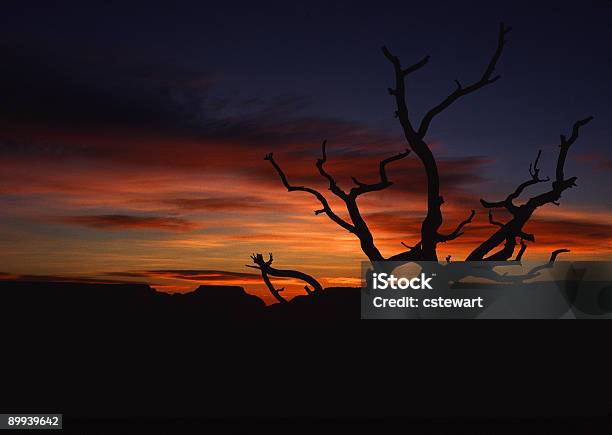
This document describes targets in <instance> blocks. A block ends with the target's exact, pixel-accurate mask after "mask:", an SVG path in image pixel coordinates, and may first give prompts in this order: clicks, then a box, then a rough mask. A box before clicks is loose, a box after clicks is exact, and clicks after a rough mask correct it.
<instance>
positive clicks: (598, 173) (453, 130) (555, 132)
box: [0, 0, 612, 298]
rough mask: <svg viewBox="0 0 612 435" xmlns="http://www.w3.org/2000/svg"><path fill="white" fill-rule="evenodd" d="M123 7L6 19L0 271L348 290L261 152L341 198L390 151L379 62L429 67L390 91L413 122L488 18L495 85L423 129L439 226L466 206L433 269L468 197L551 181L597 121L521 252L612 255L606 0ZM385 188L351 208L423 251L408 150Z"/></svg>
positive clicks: (330, 247) (379, 236) (340, 233)
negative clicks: (293, 282)
mask: <svg viewBox="0 0 612 435" xmlns="http://www.w3.org/2000/svg"><path fill="white" fill-rule="evenodd" d="M26 3H28V4H29V6H25V4H26ZM37 3H38V6H35V5H36V4H37ZM125 3H127V2H118V1H117V2H113V1H106V2H74V3H72V2H67V1H66V2H49V1H47V2H17V1H7V2H4V3H3V6H2V14H0V23H1V25H0V33H1V37H0V50H1V52H2V66H1V68H0V98H1V101H2V104H1V105H0V127H1V128H0V279H1V278H9V279H13V278H18V279H62V280H65V279H70V280H79V279H81V280H84V281H104V282H114V281H119V282H124V281H142V282H149V283H151V284H152V285H153V286H154V287H156V288H158V289H160V290H170V291H174V290H180V291H186V290H191V289H194V288H196V287H197V286H198V285H200V284H238V285H243V286H244V287H245V288H246V289H247V291H250V292H253V293H255V294H258V295H260V296H265V297H266V298H267V296H266V295H265V292H264V291H263V289H262V284H261V278H260V276H259V275H257V274H254V273H253V272H254V271H253V270H252V269H248V268H246V267H245V266H244V265H245V264H248V263H249V261H250V259H249V255H250V254H251V253H253V252H263V253H268V252H273V253H274V255H275V265H276V266H277V267H279V268H295V269H299V270H302V271H304V272H307V273H310V274H312V275H314V276H315V277H317V278H319V279H320V280H321V281H322V282H323V283H324V284H325V285H357V284H358V283H359V281H358V277H359V268H360V261H362V260H364V259H365V257H364V256H363V254H362V253H361V251H360V249H359V244H358V242H357V239H355V238H354V237H353V236H352V235H351V234H349V233H348V232H346V231H344V230H342V229H341V228H339V227H338V226H336V225H335V224H334V223H332V222H331V221H329V219H328V218H327V217H326V216H325V215H319V216H315V214H314V213H313V212H314V210H316V209H318V208H320V207H319V204H318V203H317V202H316V200H315V199H314V198H313V197H311V196H309V195H308V194H305V193H299V192H294V193H289V192H287V191H286V190H285V189H284V188H283V186H282V185H281V183H280V181H279V179H278V176H277V175H276V173H275V172H274V170H273V168H272V167H271V166H270V164H269V163H268V162H266V161H264V160H263V157H264V155H265V154H266V153H268V152H274V156H275V158H276V161H277V162H278V163H279V164H280V165H281V166H282V167H283V169H284V170H285V172H286V174H287V176H288V177H289V180H290V181H291V182H292V183H293V184H298V185H308V186H312V187H315V188H320V189H321V190H322V191H325V192H326V193H328V192H327V191H326V188H325V183H324V180H323V179H321V177H320V176H319V175H318V173H317V170H316V168H315V166H314V163H315V161H316V159H317V158H318V157H319V154H320V143H321V141H322V140H323V139H327V140H328V159H329V161H328V169H329V171H330V172H332V173H333V174H335V175H336V176H337V178H338V181H339V184H340V186H341V187H343V188H345V189H348V188H350V187H351V185H352V182H351V178H350V177H351V176H355V177H357V178H359V179H362V180H364V181H372V182H374V181H375V180H376V177H377V170H378V168H377V167H378V162H379V160H381V159H383V158H385V157H389V156H391V155H393V154H396V153H398V152H400V151H403V150H404V149H406V148H407V144H406V143H405V141H404V140H403V136H402V132H401V128H400V125H399V123H398V121H397V120H396V119H395V118H394V116H393V112H394V109H395V108H394V103H393V99H392V98H390V97H389V95H388V94H387V91H386V89H387V88H388V87H389V86H391V85H392V83H393V70H392V67H391V65H390V64H389V63H388V62H387V61H386V60H385V58H384V57H383V55H382V53H381V51H380V47H381V46H382V45H387V46H388V47H389V48H390V49H391V50H392V51H393V52H394V53H395V54H397V55H398V56H399V57H400V58H401V59H402V60H403V62H404V63H405V64H410V63H413V62H416V61H417V60H419V59H421V58H422V57H423V56H425V55H431V60H430V62H429V64H428V65H427V66H426V67H425V68H423V69H421V70H419V71H418V72H417V73H415V74H414V75H411V76H410V77H409V79H408V81H407V87H408V101H409V104H410V108H411V114H412V116H413V117H414V119H415V120H418V119H420V118H419V116H421V115H422V114H423V112H425V111H426V110H428V109H429V108H431V107H433V106H434V105H436V104H438V102H439V101H441V99H443V98H444V97H445V96H446V95H447V94H448V93H449V92H451V91H452V90H453V87H454V80H455V79H459V80H460V81H462V82H470V81H473V80H476V79H477V78H478V77H479V76H480V74H482V71H483V69H484V67H485V66H486V63H487V62H488V60H489V58H490V56H491V54H492V52H493V50H494V49H495V44H496V37H497V28H498V24H499V22H500V21H502V20H503V21H505V22H506V23H508V24H509V25H511V26H512V27H513V31H512V32H511V33H510V34H509V35H508V40H509V43H508V45H507V47H506V49H505V52H504V54H503V57H502V59H501V60H500V62H499V65H498V69H497V71H498V73H499V74H501V75H502V79H501V80H499V81H498V82H496V83H495V84H494V85H492V86H489V87H486V88H485V89H482V90H481V91H479V92H478V93H476V94H474V95H470V96H468V97H466V98H465V99H463V100H462V101H460V102H458V103H456V104H455V105H454V106H453V107H452V108H451V109H449V110H448V111H446V112H444V114H442V115H441V116H439V117H438V118H437V119H436V120H435V121H434V123H433V124H432V128H431V130H430V132H429V133H428V140H429V142H430V144H431V146H432V149H433V150H434V153H435V155H436V157H437V159H438V164H439V168H440V172H441V178H442V179H441V184H442V193H443V195H444V198H445V205H444V207H443V212H444V217H445V223H444V226H443V229H444V230H446V229H447V228H448V229H449V230H452V229H453V228H454V227H455V226H456V225H457V223H458V222H459V221H460V220H462V219H464V218H465V217H467V216H468V214H469V211H470V210H471V209H475V210H476V211H477V215H476V218H475V221H474V223H473V224H472V225H470V226H468V227H466V233H465V234H464V235H463V236H462V237H460V238H458V239H457V240H455V241H452V242H449V243H447V244H443V245H440V249H439V256H440V257H441V258H443V257H445V256H446V255H448V254H451V255H452V256H453V258H454V259H461V258H462V257H464V256H465V255H466V254H467V253H468V252H469V251H470V248H473V247H474V246H475V245H476V244H477V243H478V242H479V241H482V240H484V238H486V237H487V235H488V234H491V233H492V232H493V231H494V230H495V228H494V227H492V226H491V225H490V224H489V223H488V221H487V213H486V210H485V209H483V208H482V207H481V206H480V204H479V202H478V200H479V199H480V198H486V199H489V200H498V199H503V198H504V197H505V196H506V195H507V194H508V193H510V192H511V191H512V190H514V188H515V187H516V186H517V185H518V184H519V183H520V182H522V181H525V180H527V179H528V178H529V173H528V167H529V163H530V162H531V161H533V159H534V158H535V156H536V154H537V151H538V150H539V149H542V159H541V164H540V166H541V170H542V175H544V176H547V175H549V176H553V175H554V165H555V162H556V158H557V153H558V143H559V135H560V134H568V133H569V132H570V130H571V126H572V124H573V123H574V121H576V120H578V119H582V118H585V117H587V116H589V115H593V116H594V117H595V119H594V121H593V122H592V123H590V124H589V125H588V126H586V127H585V128H584V129H583V131H582V134H581V136H580V138H579V140H578V142H577V143H576V144H575V145H574V146H573V147H572V149H571V150H570V153H569V158H568V162H567V165H566V173H567V174H568V175H570V176H574V175H575V176H577V177H578V182H577V184H578V187H577V188H574V189H571V190H569V191H567V192H565V193H564V195H563V197H562V199H561V206H560V207H555V206H554V205H549V206H546V207H543V208H541V209H539V210H538V211H537V212H536V214H535V215H534V217H533V218H532V220H531V221H530V223H529V224H528V225H527V226H526V228H525V229H526V230H527V231H528V232H531V233H534V234H535V236H536V243H531V244H529V247H528V249H527V252H526V254H525V257H526V258H529V259H544V258H547V257H548V256H549V254H550V251H552V250H553V249H557V248H569V249H571V251H572V252H571V253H569V254H564V255H565V257H564V259H567V260H569V259H572V260H586V259H607V260H612V199H611V198H612V195H611V188H610V185H611V184H612V175H611V169H612V151H611V149H612V147H611V143H610V142H611V139H610V138H612V107H611V105H610V102H611V101H612V86H611V84H610V77H612V49H611V47H610V41H612V27H611V26H610V22H612V21H611V20H612V2H609V1H605V0H601V1H595V0H593V1H586V2H585V1H575V2H567V3H568V5H567V6H559V5H555V4H554V3H552V2H551V3H543V2H542V3H541V4H539V5H535V3H537V2H533V1H530V2H512V6H507V7H502V6H499V5H498V4H497V2H468V1H464V2H452V3H451V2H447V3H445V2H427V3H428V5H427V6H424V5H423V2H418V7H417V2H409V1H403V2H385V1H378V2H364V3H363V4H360V3H359V2H355V1H338V2H333V5H330V4H327V3H329V2H314V1H312V2H307V4H303V5H295V4H293V3H294V2H265V1H264V2H244V3H243V4H241V3H240V2H201V1H200V2H164V3H163V4H157V3H155V2H146V3H145V2H142V3H140V4H138V3H136V2H130V5H129V6H127V5H126V4H125ZM209 3H210V4H209ZM413 3H414V4H413ZM389 178H390V179H391V180H392V181H393V182H394V185H393V186H392V187H391V188H389V189H387V190H385V191H383V192H378V193H371V194H369V195H365V196H363V197H362V198H361V201H360V205H361V208H362V211H363V214H364V215H365V216H366V218H367V220H368V223H369V224H370V226H371V228H372V231H373V233H374V235H375V238H376V241H377V243H378V246H379V248H381V250H382V251H383V253H384V254H385V255H391V254H395V253H398V252H401V250H402V246H401V245H400V242H406V243H407V244H414V243H416V242H418V240H419V228H420V223H421V220H422V218H423V217H424V213H425V202H424V193H425V190H424V188H425V186H424V171H423V169H422V167H421V164H420V162H419V161H418V159H417V158H416V157H415V156H414V154H411V155H410V156H408V157H407V158H406V159H404V160H401V161H399V162H395V163H393V164H392V165H391V166H390V167H389ZM547 186H549V185H548V184H541V185H536V186H534V187H532V188H530V189H529V190H528V191H527V192H526V195H525V197H529V195H530V194H533V193H537V192H542V191H544V189H547ZM330 199H331V197H330ZM334 204H335V205H336V211H337V212H338V213H339V214H342V213H341V212H342V209H341V208H340V204H338V203H337V202H336V201H332V205H334ZM496 218H498V219H499V220H503V219H505V218H506V216H504V215H503V214H502V213H501V212H500V213H498V214H497V215H496ZM289 291H290V292H294V293H295V292H298V291H299V286H290V287H289Z"/></svg>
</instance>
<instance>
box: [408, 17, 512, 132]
mask: <svg viewBox="0 0 612 435" xmlns="http://www.w3.org/2000/svg"><path fill="white" fill-rule="evenodd" d="M510 30H512V29H511V28H510V27H506V26H505V25H504V23H501V24H500V26H499V36H498V39H497V48H496V49H495V52H494V53H493V57H492V58H491V60H490V61H489V63H488V65H487V68H486V69H485V71H484V72H483V74H482V76H481V77H480V79H479V80H478V81H476V82H474V83H471V84H469V85H467V86H463V85H462V84H461V83H460V82H459V81H458V80H455V84H456V85H457V87H456V88H455V90H454V91H453V92H452V93H451V94H450V95H449V96H448V97H446V98H445V99H444V100H443V101H442V102H441V103H440V104H438V105H437V106H435V107H434V108H432V109H431V110H430V111H429V112H427V114H425V116H424V117H423V120H422V121H421V124H420V126H419V130H418V135H419V137H421V138H423V137H425V135H426V134H427V130H428V129H429V126H430V124H431V122H432V121H433V119H434V118H435V117H436V116H437V115H439V114H440V113H442V112H443V111H444V110H446V109H447V108H448V107H449V106H450V105H451V104H453V103H454V102H455V101H457V100H458V99H459V98H461V97H464V96H466V95H469V94H471V93H472V92H475V91H477V90H479V89H481V88H483V87H485V86H487V85H490V84H492V83H495V82H496V81H497V80H499V79H500V78H501V76H499V75H498V76H495V77H492V76H493V72H494V71H495V67H496V66H497V62H498V61H499V58H500V57H501V55H502V52H503V50H504V46H505V45H506V39H505V37H506V35H507V34H508V32H510Z"/></svg>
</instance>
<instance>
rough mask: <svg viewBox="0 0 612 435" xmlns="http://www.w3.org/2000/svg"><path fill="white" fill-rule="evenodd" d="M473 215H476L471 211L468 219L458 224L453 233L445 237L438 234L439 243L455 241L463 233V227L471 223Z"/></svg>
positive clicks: (474, 211)
mask: <svg viewBox="0 0 612 435" xmlns="http://www.w3.org/2000/svg"><path fill="white" fill-rule="evenodd" d="M475 215H476V210H472V213H470V217H468V218H467V219H465V220H464V221H462V222H460V223H459V225H457V228H455V231H453V232H452V233H450V234H446V235H443V234H438V239H439V241H440V242H448V241H450V240H455V239H456V238H457V237H459V236H460V235H462V234H463V232H462V231H461V230H462V229H463V227H464V226H466V225H467V224H469V223H471V222H472V219H473V218H474V216H475Z"/></svg>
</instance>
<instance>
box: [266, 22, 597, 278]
mask: <svg viewBox="0 0 612 435" xmlns="http://www.w3.org/2000/svg"><path fill="white" fill-rule="evenodd" d="M510 30H511V29H510V28H509V27H506V26H505V25H504V24H503V23H502V24H500V27H499V34H498V38H497V47H496V49H495V51H494V53H493V56H492V57H491V59H490V60H489V63H488V64H487V66H486V67H485V70H484V72H483V74H482V75H481V76H480V78H478V79H477V80H476V81H474V82H471V83H469V84H467V85H464V84H462V83H460V82H459V81H458V80H455V89H454V90H453V91H452V92H451V93H450V94H449V95H448V96H447V97H446V98H444V99H443V100H442V101H441V102H440V103H439V104H437V105H436V106H434V107H433V108H431V109H430V110H429V111H428V112H426V114H425V116H423V118H422V119H421V120H420V122H418V123H414V122H413V120H412V119H411V117H410V111H409V107H408V104H407V102H406V78H407V77H408V76H410V75H411V74H412V73H414V72H415V71H417V70H419V69H421V68H423V67H424V66H425V65H426V64H427V62H428V61H429V56H426V57H424V58H423V59H421V60H420V61H418V62H417V63H415V64H413V65H410V66H408V67H403V66H402V63H401V61H400V59H399V58H398V57H397V56H395V55H393V54H392V53H391V52H390V51H389V50H388V49H387V48H386V47H382V52H383V54H384V56H385V57H386V58H387V60H388V61H389V62H390V63H391V65H392V67H393V71H394V86H393V87H392V88H389V89H388V92H389V95H391V96H392V97H393V98H394V100H395V105H396V111H395V116H396V118H397V119H398V120H399V123H400V124H401V127H402V130H403V133H404V137H405V139H406V142H407V144H408V147H409V149H407V150H405V151H403V152H401V153H399V154H397V155H395V156H392V157H389V158H387V159H385V160H382V161H381V162H380V165H379V177H380V179H379V181H378V182H376V183H373V184H367V183H363V182H361V181H359V180H358V179H357V178H355V177H353V178H352V180H353V182H354V184H355V186H354V187H352V188H351V189H350V190H348V191H346V190H343V189H342V188H340V187H339V186H338V183H337V182H336V180H335V178H334V177H333V176H332V175H331V174H330V173H329V172H327V170H326V169H325V163H326V161H327V152H326V142H325V141H324V142H323V145H322V152H321V158H319V159H318V160H317V162H316V167H317V169H318V172H319V174H320V175H321V176H322V177H323V178H325V179H326V180H327V181H328V183H329V190H330V192H331V193H332V194H333V195H335V196H336V197H338V198H340V199H341V200H342V201H343V202H344V205H345V207H346V211H347V213H348V217H349V219H348V220H345V219H343V218H341V217H340V216H339V215H338V214H336V213H335V212H334V211H333V210H332V208H331V206H330V204H329V203H328V201H327V199H326V198H325V196H324V195H323V194H322V193H321V192H319V191H318V190H316V189H313V188H310V187H305V186H298V185H293V184H291V183H290V182H289V181H288V178H287V176H286V174H285V173H284V171H283V170H282V169H281V167H280V166H279V164H278V163H277V162H276V160H275V159H274V158H273V155H272V153H270V154H268V155H266V157H265V160H267V161H269V162H270V163H271V165H272V166H273V167H274V169H275V170H276V172H277V173H278V175H279V177H280V179H281V181H282V183H283V185H284V186H285V187H286V188H287V190H288V191H289V192H294V191H298V192H306V193H309V194H310V195H313V196H314V197H315V198H316V199H317V200H318V201H319V203H320V204H321V208H320V209H317V210H316V211H315V214H316V215H319V214H325V215H327V216H328V217H329V218H330V219H331V220H332V221H333V222H335V223H336V224H338V225H339V226H340V227H342V228H343V229H344V230H346V231H348V232H349V233H351V234H353V235H355V236H356V237H357V239H358V240H359V242H360V246H361V250H362V251H363V253H364V254H365V255H366V257H367V258H368V259H369V260H370V261H371V262H375V261H376V262H380V261H401V262H405V261H437V260H438V256H437V246H438V244H439V243H444V242H448V241H451V240H454V239H456V238H458V237H460V236H461V235H462V234H463V230H464V227H465V226H466V225H468V224H469V223H471V222H472V219H473V218H474V215H475V214H476V212H475V210H471V212H470V214H469V216H468V217H467V218H466V219H465V220H463V221H462V222H460V223H458V225H457V227H456V228H455V230H454V231H452V232H451V233H448V234H443V233H441V232H440V227H441V226H442V223H443V213H442V204H444V198H443V197H442V195H441V193H440V175H439V172H438V165H437V162H436V159H435V157H434V155H433V153H432V151H431V148H430V146H429V144H428V142H427V133H428V131H429V128H430V126H431V123H432V122H433V121H434V120H435V119H436V117H437V116H438V115H439V114H440V113H442V112H443V111H445V110H446V109H448V108H449V107H450V106H452V105H453V104H454V103H455V102H457V101H458V100H460V99H462V98H463V97H466V96H468V95H470V94H472V93H474V92H476V91H478V90H480V89H482V88H484V87H486V86H489V85H491V84H493V83H495V82H496V81H497V80H499V79H500V78H501V77H500V76H499V75H494V73H495V69H496V66H497V62H498V61H499V59H500V57H501V55H502V52H503V50H504V47H505V45H506V35H507V34H508V32H510ZM592 119H593V118H592V117H588V118H586V119H583V120H580V121H577V122H576V123H575V124H574V126H573V128H572V132H571V135H570V137H569V138H567V137H566V136H564V135H561V139H560V144H559V149H560V150H559V156H558V158H557V164H556V173H555V178H554V179H553V180H550V178H541V177H540V168H539V166H538V164H539V160H540V156H541V150H540V151H538V153H537V157H536V159H535V161H534V162H533V163H532V164H530V165H529V174H530V178H529V179H528V180H527V181H525V182H523V183H521V184H520V185H519V186H518V187H517V188H516V189H515V190H514V191H513V192H512V193H510V194H509V195H508V196H507V197H506V198H505V199H503V200H501V201H496V202H489V201H485V200H484V199H482V200H481V201H480V202H481V204H482V206H483V207H485V208H487V209H489V222H490V223H491V224H492V225H494V226H496V227H498V229H497V230H496V231H495V232H494V233H493V234H492V235H491V236H490V237H488V238H487V239H486V240H484V241H483V242H482V243H480V244H479V245H478V246H477V247H476V248H474V249H473V250H472V252H471V253H470V254H469V255H468V256H467V258H466V261H506V260H510V259H511V258H512V257H513V255H514V251H515V250H516V246H517V239H519V240H520V248H519V251H518V253H517V255H516V258H515V260H516V261H521V259H522V256H523V254H524V253H525V250H526V248H527V245H526V243H525V241H530V242H535V236H534V235H533V234H528V233H526V232H525V231H524V230H523V227H524V226H525V224H526V223H527V222H528V220H529V219H530V218H531V216H532V215H533V213H534V212H535V211H536V210H537V209H538V208H539V207H542V206H543V205H546V204H555V205H559V199H560V198H561V195H562V193H563V192H564V191H565V190H567V189H570V188H572V187H574V186H575V185H576V177H569V178H567V177H566V176H565V173H564V168H565V161H566V159H567V154H568V151H569V149H570V147H571V146H572V145H573V144H574V142H576V140H577V139H578V135H579V133H580V129H581V127H583V126H584V125H586V124H587V123H588V122H590V121H591V120H592ZM411 151H412V152H414V154H415V155H416V156H417V158H418V159H419V160H420V161H421V163H422V165H423V168H424V169H425V174H426V179H427V213H426V216H425V219H424V220H423V222H422V223H421V231H420V240H419V241H418V242H417V243H416V244H415V245H414V246H409V245H406V244H404V243H403V242H402V244H403V245H404V246H405V247H406V248H407V249H406V250H404V251H403V252H400V253H398V254H395V255H392V256H389V257H385V256H384V255H383V254H382V253H381V252H380V250H379V249H378V248H377V247H376V245H375V243H374V238H373V236H372V233H371V231H370V229H369V227H368V225H367V223H366V221H365V220H364V218H363V216H362V214H361V211H360V210H359V206H358V203H357V199H358V198H359V197H360V196H361V195H364V194H366V193H370V192H377V191H381V190H383V189H386V188H387V187H389V186H391V185H392V182H391V181H390V180H389V179H388V177H387V172H386V167H387V165H388V164H390V163H392V162H394V161H397V160H401V159H403V158H405V157H407V156H408V155H409V153H410V152H411ZM547 182H550V187H549V189H548V190H547V191H545V192H544V193H541V194H539V195H536V196H533V197H531V198H529V199H528V200H527V201H525V202H524V203H523V204H517V203H516V201H517V200H518V199H519V197H520V196H521V194H522V193H523V192H524V191H525V189H526V188H528V187H530V186H532V185H535V184H539V183H547ZM497 208H503V209H505V210H507V211H508V212H509V213H510V216H511V218H510V220H508V222H505V223H502V222H498V221H495V220H494V219H493V214H492V210H493V209H497ZM562 252H568V250H567V249H560V250H557V251H555V252H553V254H552V255H551V260H550V262H549V264H552V262H554V260H555V259H556V257H557V255H558V254H560V253H562ZM447 262H448V263H450V256H449V257H447ZM545 266H546V265H545ZM264 279H265V277H264Z"/></svg>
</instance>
